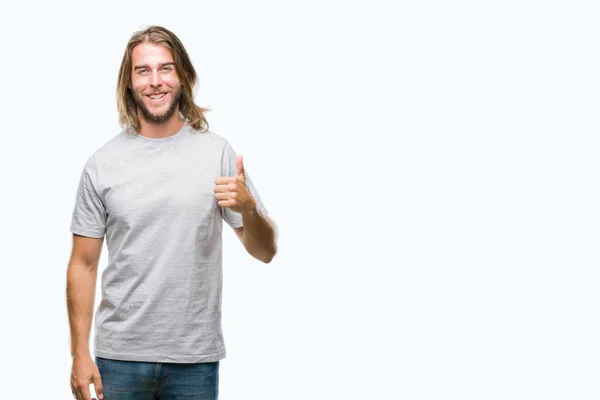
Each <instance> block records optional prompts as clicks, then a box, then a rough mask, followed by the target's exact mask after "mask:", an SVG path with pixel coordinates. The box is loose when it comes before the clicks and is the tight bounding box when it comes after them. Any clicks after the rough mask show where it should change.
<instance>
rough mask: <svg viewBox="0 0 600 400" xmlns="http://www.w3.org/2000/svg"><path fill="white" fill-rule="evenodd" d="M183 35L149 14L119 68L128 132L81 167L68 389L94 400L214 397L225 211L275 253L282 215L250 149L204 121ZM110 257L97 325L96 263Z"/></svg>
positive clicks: (250, 242)
mask: <svg viewBox="0 0 600 400" xmlns="http://www.w3.org/2000/svg"><path fill="white" fill-rule="evenodd" d="M196 81H197V75H196V72H195V70H194V68H193V66H192V63H191V61H190V59H189V56H188V54H187V52H186V50H185V49H184V47H183V45H182V44H181V42H180V40H179V39H178V38H177V37H176V36H175V35H174V34H173V33H172V32H171V31H169V30H167V29H165V28H162V27H158V26H152V27H150V28H148V29H145V30H143V31H139V32H136V33H135V34H134V35H133V36H132V38H131V40H130V41H129V43H128V45H127V48H126V50H125V55H124V57H123V61H122V64H121V69H120V72H119V80H118V88H117V94H118V110H119V118H120V122H121V125H122V126H123V128H124V131H122V132H121V133H119V134H118V135H117V136H115V137H113V138H112V139H111V140H109V141H108V142H107V143H106V144H105V145H104V146H102V147H100V148H99V149H98V150H96V151H95V152H94V153H93V155H92V156H91V157H90V158H89V159H88V161H87V162H86V164H85V167H84V169H83V171H82V174H81V177H80V181H79V187H78V191H77V197H76V202H75V207H74V210H73V216H72V221H71V228H70V230H71V232H73V249H72V255H71V259H70V262H69V266H68V272H67V308H68V312H69V323H70V328H71V351H72V356H73V367H72V373H71V390H72V392H73V395H74V397H75V398H77V399H78V400H84V399H85V400H89V399H90V391H89V385H90V383H93V384H94V388H95V391H96V394H97V395H98V398H99V399H102V398H105V399H107V400H112V399H125V398H127V399H154V398H160V399H165V400H168V399H172V398H173V399H174V398H179V397H178V396H185V398H189V399H211V400H212V399H217V398H218V371H219V370H218V369H219V360H221V359H223V358H225V355H226V352H225V345H224V341H223V334H222V330H221V287H222V268H221V260H222V242H221V239H222V226H223V223H222V221H223V220H225V222H227V224H228V225H229V226H231V227H232V228H233V229H234V230H235V232H236V234H237V235H238V237H239V238H240V240H241V242H242V243H243V245H244V247H245V248H246V250H247V251H248V252H249V253H250V254H251V255H252V256H253V257H255V258H257V259H259V260H261V261H263V262H265V263H268V262H270V261H271V260H272V258H273V257H274V255H275V253H276V251H277V244H276V243H277V238H276V235H277V234H276V227H275V225H274V224H273V222H272V221H271V220H270V219H269V218H268V217H267V210H266V208H265V207H264V205H263V203H262V201H261V199H260V197H259V195H258V193H257V191H256V189H255V188H254V186H253V184H252V181H251V180H250V178H249V176H248V173H247V172H246V171H245V169H244V165H243V160H242V158H241V156H236V154H235V152H234V150H233V148H232V147H231V145H230V144H229V143H228V141H227V140H226V139H224V138H222V137H220V136H219V135H217V134H215V133H213V132H211V131H210V130H208V123H207V121H206V119H205V117H204V114H203V112H205V111H206V110H205V109H203V108H201V107H198V106H197V105H195V104H194V102H193V87H194V85H195V84H196ZM104 236H106V240H107V248H108V258H109V260H108V265H107V266H106V269H105V271H104V272H103V274H102V281H101V283H102V301H101V303H100V305H99V307H98V310H97V312H96V320H95V328H96V330H95V333H96V334H95V348H94V350H95V351H94V353H95V360H94V359H92V356H91V353H90V349H89V344H88V342H89V332H90V328H91V321H92V311H93V304H94V296H95V285H96V278H97V269H98V262H99V258H100V254H101V250H102V244H103V240H104Z"/></svg>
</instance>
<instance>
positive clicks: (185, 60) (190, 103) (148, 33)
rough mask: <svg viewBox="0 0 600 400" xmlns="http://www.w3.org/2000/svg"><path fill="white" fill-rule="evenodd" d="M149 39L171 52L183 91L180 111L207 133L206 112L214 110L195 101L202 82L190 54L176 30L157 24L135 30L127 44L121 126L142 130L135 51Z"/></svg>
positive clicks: (121, 73)
mask: <svg viewBox="0 0 600 400" xmlns="http://www.w3.org/2000/svg"><path fill="white" fill-rule="evenodd" d="M146 42H148V43H153V44H157V45H161V46H164V47H166V48H167V49H168V50H169V51H170V52H171V55H172V56H173V60H174V61H175V70H176V72H177V77H178V78H179V82H180V84H181V90H182V95H181V99H180V100H179V112H180V113H181V115H182V116H183V117H184V119H185V120H186V121H187V122H188V123H189V124H190V125H191V126H192V127H193V128H194V129H195V130H197V131H201V132H206V131H207V130H208V121H207V120H206V117H205V116H204V113H205V112H207V111H210V109H209V108H202V107H200V106H197V105H196V104H195V103H194V86H196V82H197V81H198V75H197V74H196V70H195V69H194V66H193V65H192V62H191V61H190V57H189V55H188V53H187V51H186V50H185V47H183V44H182V43H181V41H180V40H179V38H178V37H177V36H175V34H174V33H173V32H171V31H170V30H168V29H166V28H163V27H162V26H156V25H154V26H150V27H149V28H146V29H144V30H140V31H137V32H135V33H134V34H133V35H132V36H131V39H129V43H127V47H126V49H125V54H124V55H123V61H122V62H121V68H120V70H119V80H118V83H117V108H118V110H119V123H120V124H121V127H122V128H123V129H125V130H126V131H131V129H133V130H135V131H136V132H139V130H140V120H139V117H138V106H137V104H136V103H135V100H134V98H133V93H132V89H131V68H132V65H131V64H132V61H131V58H132V56H131V54H132V53H133V49H134V48H135V46H137V45H138V44H140V43H146Z"/></svg>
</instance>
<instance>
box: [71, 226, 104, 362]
mask: <svg viewBox="0 0 600 400" xmlns="http://www.w3.org/2000/svg"><path fill="white" fill-rule="evenodd" d="M103 241H104V238H90V237H85V236H79V235H76V234H73V250H72V253H71V260H70V261H69V267H68V269H67V309H68V312H69V324H70V327H71V355H72V356H73V357H75V356H76V355H86V356H87V355H89V354H90V348H89V339H90V330H91V326H92V317H93V311H94V310H93V309H94V298H95V294H96V293H95V292H96V277H97V272H98V262H99V260H100V253H101V252H102V243H103Z"/></svg>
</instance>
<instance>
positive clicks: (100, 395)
mask: <svg viewBox="0 0 600 400" xmlns="http://www.w3.org/2000/svg"><path fill="white" fill-rule="evenodd" d="M92 381H93V383H94V390H95V391H96V396H98V400H102V399H103V398H104V394H103V393H102V379H101V378H100V372H96V373H94V374H93V375H92Z"/></svg>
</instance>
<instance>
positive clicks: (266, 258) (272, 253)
mask: <svg viewBox="0 0 600 400" xmlns="http://www.w3.org/2000/svg"><path fill="white" fill-rule="evenodd" d="M276 254H277V248H275V247H274V248H273V249H271V250H270V251H269V252H267V253H265V254H263V255H262V257H260V258H259V260H260V261H262V262H263V263H265V264H269V263H270V262H271V261H273V258H275V255H276Z"/></svg>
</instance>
